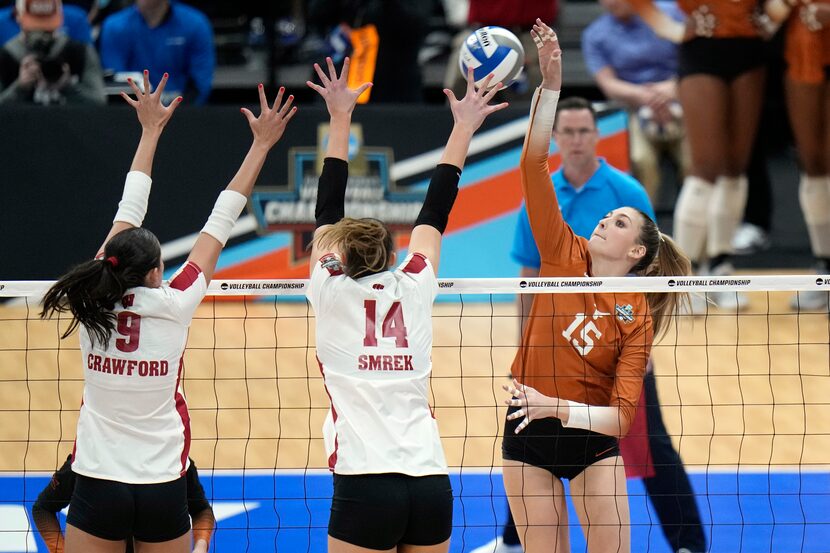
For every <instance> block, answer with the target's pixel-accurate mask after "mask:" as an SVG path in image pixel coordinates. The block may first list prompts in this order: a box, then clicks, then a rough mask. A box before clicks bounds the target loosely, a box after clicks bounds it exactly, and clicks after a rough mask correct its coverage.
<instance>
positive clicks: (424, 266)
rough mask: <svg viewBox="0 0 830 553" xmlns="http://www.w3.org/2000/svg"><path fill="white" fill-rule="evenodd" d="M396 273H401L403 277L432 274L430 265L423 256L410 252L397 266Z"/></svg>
mask: <svg viewBox="0 0 830 553" xmlns="http://www.w3.org/2000/svg"><path fill="white" fill-rule="evenodd" d="M396 272H401V273H403V274H405V275H420V274H429V273H431V272H432V265H431V264H430V262H429V259H427V256H425V255H424V254H422V253H419V252H412V253H411V254H409V255H408V256H406V259H404V260H403V263H401V264H400V265H399V266H398V269H397V271H396Z"/></svg>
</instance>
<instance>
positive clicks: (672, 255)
mask: <svg viewBox="0 0 830 553" xmlns="http://www.w3.org/2000/svg"><path fill="white" fill-rule="evenodd" d="M640 215H641V216H642V218H643V224H642V226H641V227H640V243H641V244H643V245H644V246H645V247H646V254H645V255H644V256H643V257H642V258H641V259H640V261H639V262H638V263H637V265H635V266H634V267H633V268H632V269H631V271H632V272H633V273H636V274H637V275H639V276H685V275H688V274H690V273H691V272H692V263H691V261H689V258H688V257H686V254H685V253H683V250H681V249H680V248H679V247H678V246H677V244H675V242H674V240H672V238H671V236H669V235H667V234H663V233H662V232H660V229H659V228H657V224H656V223H655V222H654V221H653V220H652V219H651V217H649V216H648V215H646V214H645V213H643V212H642V211H640ZM646 301H647V302H648V307H649V310H650V311H651V321H652V324H653V325H654V335H655V336H660V335H661V334H662V333H663V332H665V331H666V330H667V329H668V324H667V317H671V316H672V315H674V314H675V313H677V312H678V311H679V310H680V309H681V308H682V307H683V306H684V305H685V306H687V307H688V303H689V295H688V294H684V293H680V292H671V293H666V292H651V293H648V294H646Z"/></svg>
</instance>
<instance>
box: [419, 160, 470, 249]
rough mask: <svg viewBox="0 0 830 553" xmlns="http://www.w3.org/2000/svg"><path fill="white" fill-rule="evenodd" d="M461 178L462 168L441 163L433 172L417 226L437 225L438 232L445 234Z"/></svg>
mask: <svg viewBox="0 0 830 553" xmlns="http://www.w3.org/2000/svg"><path fill="white" fill-rule="evenodd" d="M460 178H461V169H459V168H458V167H456V166H455V165H450V164H449V163H441V164H439V165H438V166H437V167H436V168H435V172H433V173H432V180H431V181H430V182H429V189H428V190H427V197H426V198H425V199H424V206H423V207H422V208H421V212H420V213H419V214H418V218H417V219H415V226H416V227H417V226H418V225H429V226H431V227H435V228H436V229H437V230H438V232H440V233H441V234H444V231H445V230H446V229H447V221H448V220H449V218H450V211H452V206H453V204H454V203H455V198H456V196H458V181H459V179H460Z"/></svg>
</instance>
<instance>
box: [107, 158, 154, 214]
mask: <svg viewBox="0 0 830 553" xmlns="http://www.w3.org/2000/svg"><path fill="white" fill-rule="evenodd" d="M152 184H153V179H151V178H150V176H149V175H145V174H144V173H142V172H141V171H130V172H129V173H127V179H126V180H125V181H124V194H123V195H122V196H121V201H120V202H118V211H117V212H116V213H115V218H114V219H113V220H112V222H113V223H115V222H117V221H121V222H124V223H129V224H131V225H132V226H134V227H140V226H141V224H142V223H143V222H144V216H145V215H146V214H147V203H148V201H149V199H150V187H151V185H152Z"/></svg>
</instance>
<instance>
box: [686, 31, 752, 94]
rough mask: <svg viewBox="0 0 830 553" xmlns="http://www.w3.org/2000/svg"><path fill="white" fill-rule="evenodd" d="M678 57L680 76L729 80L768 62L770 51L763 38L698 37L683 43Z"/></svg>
mask: <svg viewBox="0 0 830 553" xmlns="http://www.w3.org/2000/svg"><path fill="white" fill-rule="evenodd" d="M678 58H679V59H678V63H679V67H678V70H677V74H678V77H679V78H680V79H682V78H683V77H688V76H690V75H699V74H705V75H714V76H715V77H719V78H721V79H723V80H724V81H726V82H727V83H729V82H732V81H733V80H734V79H735V77H738V76H739V75H743V74H744V73H746V72H747V71H751V70H753V69H757V68H759V67H762V66H764V65H766V63H767V50H766V46H765V44H764V42H763V41H762V40H761V39H760V38H708V37H697V38H693V39H692V40H689V41H687V42H683V43H681V44H680V48H679V51H678Z"/></svg>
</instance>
